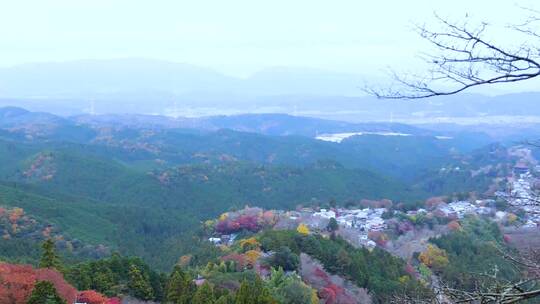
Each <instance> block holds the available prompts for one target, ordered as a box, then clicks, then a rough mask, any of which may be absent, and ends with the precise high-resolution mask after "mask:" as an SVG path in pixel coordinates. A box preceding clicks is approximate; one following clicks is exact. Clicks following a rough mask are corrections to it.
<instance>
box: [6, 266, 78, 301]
mask: <svg viewBox="0 0 540 304" xmlns="http://www.w3.org/2000/svg"><path fill="white" fill-rule="evenodd" d="M37 281H49V282H51V283H53V284H54V287H55V288H56V290H57V291H58V294H59V295H60V296H61V297H62V298H64V299H65V300H66V301H67V302H68V303H73V302H74V301H75V298H76V296H77V290H76V289H75V288H74V287H73V286H71V285H69V284H68V283H67V282H66V281H65V280H64V278H63V276H62V274H60V273H59V272H57V271H56V270H52V269H34V268H32V266H29V265H14V264H7V263H1V264H0V303H10V304H24V303H26V301H27V299H28V297H29V296H30V294H31V293H32V289H33V288H34V285H35V284H36V282H37Z"/></svg>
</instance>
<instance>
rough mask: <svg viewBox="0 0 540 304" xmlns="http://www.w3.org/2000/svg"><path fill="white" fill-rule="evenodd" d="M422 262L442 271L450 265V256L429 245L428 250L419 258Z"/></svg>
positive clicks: (442, 250)
mask: <svg viewBox="0 0 540 304" xmlns="http://www.w3.org/2000/svg"><path fill="white" fill-rule="evenodd" d="M418 259H419V260H420V262H422V263H423V264H424V265H426V266H427V267H429V268H433V269H435V270H441V269H443V268H445V267H446V266H447V265H448V255H447V254H446V251H444V249H440V248H439V247H437V246H435V245H431V244H429V245H428V247H427V249H426V250H425V251H424V252H422V253H420V255H419V256H418Z"/></svg>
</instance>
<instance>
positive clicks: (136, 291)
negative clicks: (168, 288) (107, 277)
mask: <svg viewBox="0 0 540 304" xmlns="http://www.w3.org/2000/svg"><path fill="white" fill-rule="evenodd" d="M128 288H129V289H130V291H131V293H132V295H133V296H134V297H135V298H137V299H141V300H151V299H153V298H154V291H153V290H152V286H150V282H149V280H148V277H146V276H145V275H143V274H142V273H141V270H140V269H139V268H138V267H137V266H135V265H134V264H131V266H130V269H129V282H128Z"/></svg>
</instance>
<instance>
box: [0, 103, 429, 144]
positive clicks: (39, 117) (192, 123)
mask: <svg viewBox="0 0 540 304" xmlns="http://www.w3.org/2000/svg"><path fill="white" fill-rule="evenodd" d="M40 125H41V126H47V128H52V127H60V126H62V127H68V126H71V127H76V126H89V127H96V128H104V127H108V128H116V129H118V128H133V129H196V130H199V131H216V130H220V129H230V130H234V131H240V132H250V133H259V134H264V135H272V136H283V135H298V136H307V137H315V136H317V135H318V134H323V133H325V134H332V133H343V132H396V133H407V134H411V135H426V136H435V135H437V134H438V133H437V132H436V131H429V130H424V129H420V128H417V127H413V126H409V125H405V124H399V123H348V122H342V121H334V120H325V119H319V118H311V117H302V116H291V115H287V114H242V115H231V116H206V117H199V118H187V117H177V118H173V117H167V116H159V115H142V114H103V115H90V114H81V115H76V116H69V117H61V116H57V115H54V114H50V113H46V112H32V111H28V110H25V109H23V108H19V107H3V108H0V128H18V129H23V128H27V129H30V128H33V129H39V128H38V126H40Z"/></svg>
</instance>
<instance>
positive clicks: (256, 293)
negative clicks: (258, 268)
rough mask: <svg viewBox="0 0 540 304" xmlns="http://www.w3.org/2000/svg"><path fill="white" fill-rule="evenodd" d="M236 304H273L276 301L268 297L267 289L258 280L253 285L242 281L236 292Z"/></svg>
mask: <svg viewBox="0 0 540 304" xmlns="http://www.w3.org/2000/svg"><path fill="white" fill-rule="evenodd" d="M235 303H236V304H274V303H276V301H275V300H274V299H273V298H272V296H271V295H270V291H269V290H268V288H266V287H264V285H263V282H262V280H261V279H260V278H257V279H255V282H254V283H251V284H250V283H248V282H247V281H243V282H242V284H240V288H239V289H238V291H237V292H236V298H235Z"/></svg>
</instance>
